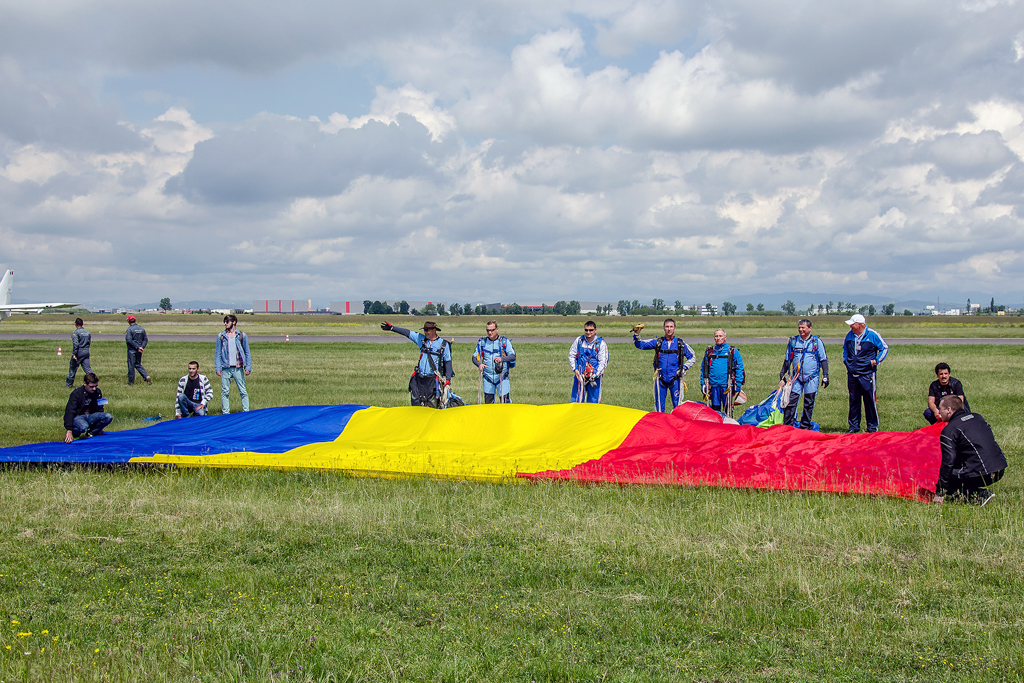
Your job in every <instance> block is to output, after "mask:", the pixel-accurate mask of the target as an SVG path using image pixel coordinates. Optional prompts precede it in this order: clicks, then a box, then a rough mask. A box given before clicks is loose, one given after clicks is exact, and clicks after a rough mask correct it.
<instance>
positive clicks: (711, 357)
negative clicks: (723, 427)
mask: <svg viewBox="0 0 1024 683" xmlns="http://www.w3.org/2000/svg"><path fill="white" fill-rule="evenodd" d="M726 338H727V337H726V334H725V330H723V329H721V328H719V329H717V330H715V345H714V346H709V347H708V348H707V350H705V352H704V360H703V361H702V362H701V364H700V387H701V391H703V392H704V395H705V396H706V397H707V398H708V402H709V403H710V404H711V407H712V408H714V409H715V410H717V411H718V412H720V413H723V414H725V415H729V416H730V417H731V416H732V406H731V405H729V402H730V393H731V394H732V397H731V398H732V400H733V401H735V398H736V396H737V395H738V394H739V393H740V388H741V387H742V386H743V382H744V380H745V379H746V374H745V373H744V372H743V357H742V356H740V351H739V349H737V348H736V347H735V346H730V345H729V344H728V343H727V342H726V341H725V340H726Z"/></svg>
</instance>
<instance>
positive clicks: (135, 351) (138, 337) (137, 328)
mask: <svg viewBox="0 0 1024 683" xmlns="http://www.w3.org/2000/svg"><path fill="white" fill-rule="evenodd" d="M124 343H125V344H126V345H127V346H128V384H135V371H136V370H138V371H139V374H140V375H142V379H144V380H146V384H152V383H153V378H152V377H150V376H149V373H148V372H146V368H144V367H142V352H143V351H145V350H146V346H147V345H148V344H149V337H148V336H147V335H146V330H144V329H142V325H139V324H138V323H137V322H135V316H134V315H130V316H128V329H127V330H125V331H124Z"/></svg>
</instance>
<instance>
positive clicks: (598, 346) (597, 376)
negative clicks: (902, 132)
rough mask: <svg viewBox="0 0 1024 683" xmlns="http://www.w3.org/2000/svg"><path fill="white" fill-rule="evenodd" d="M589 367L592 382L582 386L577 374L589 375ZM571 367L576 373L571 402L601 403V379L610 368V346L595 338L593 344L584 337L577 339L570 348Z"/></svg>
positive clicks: (584, 383)
mask: <svg viewBox="0 0 1024 683" xmlns="http://www.w3.org/2000/svg"><path fill="white" fill-rule="evenodd" d="M588 366H589V368H590V377H591V380H590V381H589V382H583V383H582V386H581V384H580V379H579V377H577V376H576V375H575V373H576V372H579V373H581V374H583V375H587V367H588ZM569 367H570V368H572V371H573V373H574V374H573V380H572V395H571V396H570V397H569V400H570V401H572V402H573V403H600V402H601V378H602V377H603V376H604V371H605V368H607V367H608V344H606V343H605V341H604V339H602V338H601V337H594V341H593V343H590V342H588V341H587V338H586V337H585V336H583V335H581V336H579V337H577V338H576V341H574V342H573V343H572V346H570V347H569Z"/></svg>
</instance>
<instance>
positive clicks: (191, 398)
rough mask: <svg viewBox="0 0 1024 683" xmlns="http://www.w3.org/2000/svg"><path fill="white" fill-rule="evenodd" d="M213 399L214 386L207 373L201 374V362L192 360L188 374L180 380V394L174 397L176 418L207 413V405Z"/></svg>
mask: <svg viewBox="0 0 1024 683" xmlns="http://www.w3.org/2000/svg"><path fill="white" fill-rule="evenodd" d="M212 399H213V387H211V386H210V380H208V379H207V378H206V375H200V374H199V362H198V361H190V362H189V364H188V374H187V375H185V376H184V377H182V378H181V379H179V380H178V395H177V396H176V397H175V399H174V419H175V420H180V419H181V418H183V417H189V416H191V415H200V416H202V415H206V406H208V405H210V401H211V400H212Z"/></svg>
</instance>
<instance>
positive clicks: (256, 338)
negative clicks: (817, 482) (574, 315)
mask: <svg viewBox="0 0 1024 683" xmlns="http://www.w3.org/2000/svg"><path fill="white" fill-rule="evenodd" d="M8 339H12V340H13V339H44V340H52V341H65V342H67V343H68V344H69V345H70V344H71V335H70V334H31V333H22V332H0V341H3V340H8ZM214 339H216V335H212V334H210V335H206V334H151V335H149V340H150V341H151V342H152V341H187V342H210V343H211V344H212V343H213V341H214ZM289 339H290V342H291V343H296V344H336V343H338V342H354V343H363V344H367V343H369V344H402V343H405V344H408V343H409V340H408V339H406V338H405V337H403V336H401V335H397V334H395V335H389V336H341V335H336V336H327V335H294V334H293V335H290V337H289ZM446 339H447V337H446ZM454 339H455V343H456V344H475V343H476V341H477V339H479V337H455V338H454ZM511 339H512V341H513V342H514V343H516V344H571V343H572V342H573V340H574V339H576V337H511ZM684 339H685V340H686V342H687V343H689V344H690V345H691V346H706V345H708V344H711V343H713V342H714V340H713V339H712V338H711V337H704V338H701V337H684ZM787 339H788V337H729V342H730V343H731V344H735V345H736V346H744V345H747V344H779V345H781V344H785V343H786V340H787ZM92 340H93V341H110V340H114V341H121V340H123V337H122V336H121V335H120V334H111V335H100V334H94V335H93V337H92ZM284 340H285V335H283V334H274V335H264V334H259V335H257V334H250V335H249V341H250V342H252V343H262V342H283V341H284ZM604 340H605V341H606V342H608V343H609V344H628V343H630V342H632V341H633V339H632V337H605V338H604ZM822 341H824V342H825V343H826V344H835V345H840V344H842V343H843V338H842V337H822ZM885 341H886V342H888V344H889V345H890V346H901V345H904V344H923V345H926V346H939V345H945V344H950V345H968V346H969V345H979V344H980V345H987V344H993V345H998V346H1024V338H1005V337H1004V338H977V337H964V338H961V337H907V338H902V339H901V338H889V337H887V338H886V339H885Z"/></svg>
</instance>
